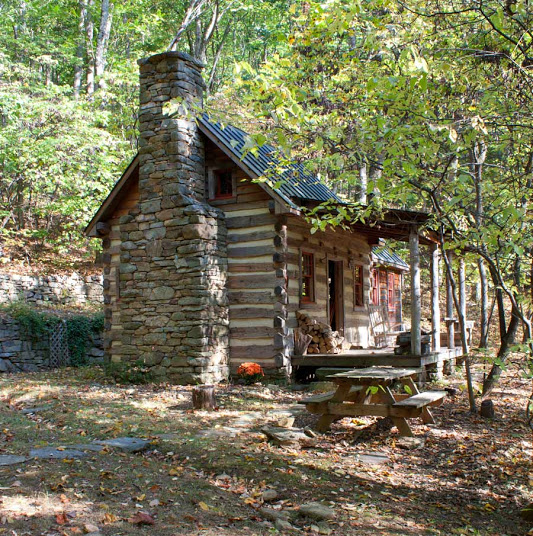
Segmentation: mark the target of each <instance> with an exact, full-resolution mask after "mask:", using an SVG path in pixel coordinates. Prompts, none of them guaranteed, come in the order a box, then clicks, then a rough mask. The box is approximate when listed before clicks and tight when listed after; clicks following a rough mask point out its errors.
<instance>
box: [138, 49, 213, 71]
mask: <svg viewBox="0 0 533 536" xmlns="http://www.w3.org/2000/svg"><path fill="white" fill-rule="evenodd" d="M165 59H178V60H183V61H188V62H190V63H192V64H194V65H195V66H196V67H198V68H199V69H203V68H204V67H205V64H203V63H202V62H201V61H199V60H197V59H196V58H193V57H192V56H191V55H190V54H187V53H186V52H178V51H174V50H170V51H167V52H161V53H160V54H154V55H153V56H148V57H147V58H141V59H140V60H137V64H138V65H139V66H142V65H146V64H147V63H159V62H160V61H163V60H165Z"/></svg>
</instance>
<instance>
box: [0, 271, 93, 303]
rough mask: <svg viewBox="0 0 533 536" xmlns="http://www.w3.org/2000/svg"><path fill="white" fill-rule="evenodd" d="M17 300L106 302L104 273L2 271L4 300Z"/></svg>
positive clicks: (0, 281)
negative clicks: (23, 272)
mask: <svg viewBox="0 0 533 536" xmlns="http://www.w3.org/2000/svg"><path fill="white" fill-rule="evenodd" d="M16 300H21V301H25V302H28V303H30V304H36V305H50V304H58V305H79V304H85V303H87V302H97V303H102V301H103V288H102V276H101V275H89V276H81V275H79V274H77V273H76V272H74V273H72V274H70V275H47V276H31V275H17V274H2V273H0V303H8V302H12V301H16Z"/></svg>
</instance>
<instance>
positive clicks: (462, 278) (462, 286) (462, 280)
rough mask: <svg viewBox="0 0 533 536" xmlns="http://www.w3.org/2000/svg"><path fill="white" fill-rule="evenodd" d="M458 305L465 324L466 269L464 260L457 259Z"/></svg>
mask: <svg viewBox="0 0 533 536" xmlns="http://www.w3.org/2000/svg"><path fill="white" fill-rule="evenodd" d="M459 305H460V306H461V314H462V315H463V318H464V319H465V322H466V268H465V259H464V257H461V258H460V259H459Z"/></svg>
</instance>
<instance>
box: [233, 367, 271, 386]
mask: <svg viewBox="0 0 533 536" xmlns="http://www.w3.org/2000/svg"><path fill="white" fill-rule="evenodd" d="M264 375H265V373H264V372H263V369H262V368H261V365H258V364H257V363H243V364H242V365H241V366H240V367H239V368H238V369H237V376H238V377H239V379H241V380H243V381H244V383H246V384H247V385H250V384H252V383H256V382H258V381H260V380H261V379H262V378H263V377H264Z"/></svg>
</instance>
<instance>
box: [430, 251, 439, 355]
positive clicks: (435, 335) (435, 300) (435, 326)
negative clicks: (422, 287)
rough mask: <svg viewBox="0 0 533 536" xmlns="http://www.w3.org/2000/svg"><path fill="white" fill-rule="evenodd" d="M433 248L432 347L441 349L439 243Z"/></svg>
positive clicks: (436, 349)
mask: <svg viewBox="0 0 533 536" xmlns="http://www.w3.org/2000/svg"><path fill="white" fill-rule="evenodd" d="M430 250H431V349H432V350H433V351H434V352H438V351H439V350H440V300H439V260H440V252H439V246H438V245H437V244H432V245H431V246H430Z"/></svg>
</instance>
